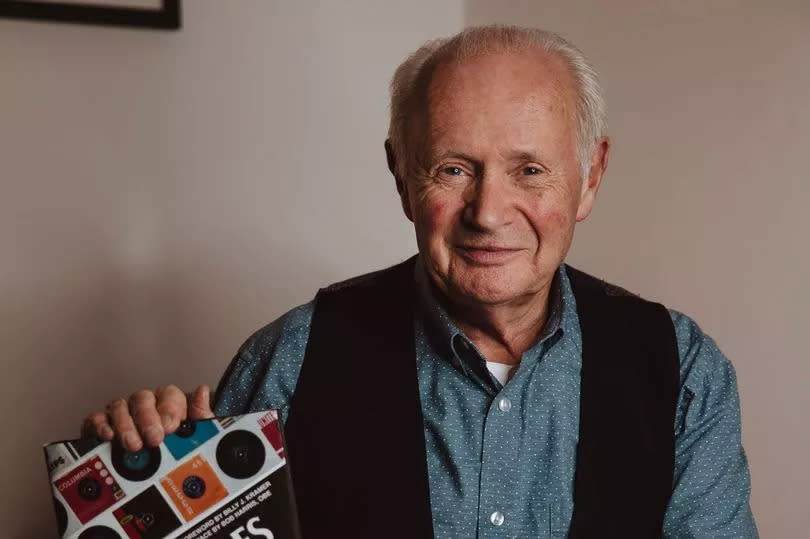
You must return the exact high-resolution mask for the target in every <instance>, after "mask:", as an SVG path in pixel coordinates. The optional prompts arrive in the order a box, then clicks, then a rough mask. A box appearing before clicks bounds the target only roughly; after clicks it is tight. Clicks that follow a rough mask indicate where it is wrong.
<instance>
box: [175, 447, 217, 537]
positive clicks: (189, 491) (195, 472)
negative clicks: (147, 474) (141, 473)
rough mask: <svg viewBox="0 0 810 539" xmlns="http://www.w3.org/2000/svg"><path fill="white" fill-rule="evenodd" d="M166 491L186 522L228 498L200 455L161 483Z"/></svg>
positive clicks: (212, 471) (214, 474) (181, 466)
mask: <svg viewBox="0 0 810 539" xmlns="http://www.w3.org/2000/svg"><path fill="white" fill-rule="evenodd" d="M160 484H161V485H162V486H163V490H164V491H166V493H167V494H168V495H169V498H170V499H171V501H172V503H173V504H174V506H175V507H176V508H177V510H178V511H179V512H180V514H181V515H183V518H184V519H186V522H188V521H190V520H192V519H194V517H196V516H197V515H199V514H200V513H202V512H204V511H205V510H207V509H208V508H209V507H211V506H212V505H214V504H215V503H217V502H219V501H220V500H222V499H223V498H225V496H227V495H228V491H227V490H226V489H225V486H224V485H223V484H222V482H221V481H220V480H219V478H218V477H217V475H216V473H214V470H213V469H211V465H210V464H208V462H207V461H206V460H205V459H204V458H203V457H202V456H201V455H196V456H194V457H192V458H191V459H190V460H188V461H186V462H185V463H183V464H182V465H180V466H179V467H177V468H176V469H175V470H173V471H171V472H170V473H169V474H168V475H167V476H166V477H164V478H163V479H161V480H160Z"/></svg>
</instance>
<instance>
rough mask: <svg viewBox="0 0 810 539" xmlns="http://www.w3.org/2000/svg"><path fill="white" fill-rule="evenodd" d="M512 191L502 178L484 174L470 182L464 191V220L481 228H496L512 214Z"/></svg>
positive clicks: (510, 217) (469, 224) (486, 229)
mask: <svg viewBox="0 0 810 539" xmlns="http://www.w3.org/2000/svg"><path fill="white" fill-rule="evenodd" d="M513 197H514V193H513V192H512V190H511V189H509V185H508V184H507V182H506V181H504V179H503V178H499V177H497V176H494V175H485V176H483V177H481V178H480V179H478V180H477V181H475V182H472V183H471V184H470V186H469V188H468V192H467V193H465V201H466V206H465V207H464V221H465V224H467V225H468V226H470V227H472V228H475V229H478V230H481V231H491V230H497V229H499V228H501V227H503V226H504V225H508V224H509V223H510V222H511V221H512V219H513V216H514V212H515V209H514V202H515V201H514V200H513Z"/></svg>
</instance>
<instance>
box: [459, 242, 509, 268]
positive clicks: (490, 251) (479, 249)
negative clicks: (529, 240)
mask: <svg viewBox="0 0 810 539" xmlns="http://www.w3.org/2000/svg"><path fill="white" fill-rule="evenodd" d="M455 250H456V252H457V253H459V255H461V257H462V258H464V259H465V260H467V261H468V262H471V263H473V264H475V265H480V266H495V265H499V264H503V263H504V262H507V261H509V260H510V259H512V258H514V257H515V256H516V255H517V254H518V253H519V252H521V251H522V250H523V249H515V248H511V247H499V246H490V245H486V246H468V245H457V246H456V247H455Z"/></svg>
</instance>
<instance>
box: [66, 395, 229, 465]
mask: <svg viewBox="0 0 810 539" xmlns="http://www.w3.org/2000/svg"><path fill="white" fill-rule="evenodd" d="M210 395H211V391H210V390H209V389H208V386H199V387H198V388H197V389H195V390H194V393H192V394H190V395H188V396H187V395H186V394H185V393H183V392H182V391H181V390H180V388H178V387H177V386H175V385H168V386H162V387H159V388H157V389H156V390H155V391H150V390H148V389H141V390H139V391H136V392H135V393H133V394H132V395H131V396H130V397H129V400H126V399H116V400H114V401H112V402H111V403H109V404H108V405H107V409H106V411H104V412H96V413H93V414H90V415H89V416H87V419H85V420H84V424H83V425H82V436H88V437H89V436H98V437H99V438H102V439H104V440H112V439H113V438H118V439H119V440H120V441H121V445H123V446H124V449H126V450H127V451H139V450H140V449H141V448H143V445H144V443H145V444H146V445H147V446H150V447H155V446H157V445H159V444H160V442H162V441H163V437H164V436H166V435H167V434H171V433H172V432H174V431H175V430H176V429H177V427H178V426H180V422H181V421H182V420H184V419H186V417H188V418H189V419H207V418H210V417H214V413H213V412H212V411H211V403H210Z"/></svg>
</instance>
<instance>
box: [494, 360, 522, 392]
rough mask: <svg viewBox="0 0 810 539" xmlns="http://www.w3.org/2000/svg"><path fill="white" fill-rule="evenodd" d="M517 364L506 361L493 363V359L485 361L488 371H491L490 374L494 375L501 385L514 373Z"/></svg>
mask: <svg viewBox="0 0 810 539" xmlns="http://www.w3.org/2000/svg"><path fill="white" fill-rule="evenodd" d="M516 368H517V365H507V364H506V363H495V362H494V361H487V369H489V372H491V373H492V376H494V377H495V379H496V380H497V381H499V382H500V383H501V385H502V386H505V385H506V382H508V381H509V379H510V378H512V374H514V372H515V369H516Z"/></svg>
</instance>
